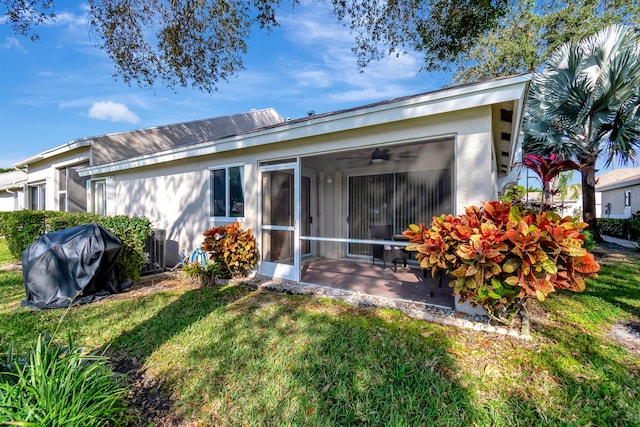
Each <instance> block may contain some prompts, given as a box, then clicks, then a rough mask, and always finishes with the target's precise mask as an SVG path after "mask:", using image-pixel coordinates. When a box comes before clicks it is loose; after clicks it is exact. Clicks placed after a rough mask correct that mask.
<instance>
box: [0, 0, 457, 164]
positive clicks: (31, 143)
mask: <svg viewBox="0 0 640 427" xmlns="http://www.w3.org/2000/svg"><path fill="white" fill-rule="evenodd" d="M70 3H72V2H62V1H59V2H58V1H57V2H56V13H57V19H56V20H55V22H50V23H47V24H45V25H42V26H40V27H38V33H39V34H40V40H38V41H36V42H32V41H31V40H30V39H28V38H26V37H22V36H16V35H15V34H13V31H12V29H11V27H10V25H8V24H6V22H3V21H2V20H1V19H2V18H0V148H1V150H0V151H1V153H0V167H11V166H12V165H13V164H14V163H16V162H17V161H19V160H22V159H25V158H27V157H30V156H31V155H34V154H37V153H39V152H42V151H44V150H47V149H49V148H53V147H56V146H58V145H61V144H64V143H66V142H69V141H72V140H74V139H77V138H82V137H87V136H96V135H102V134H105V133H112V132H121V131H126V130H132V129H139V128H145V127H150V126H157V125H163V124H170V123H178V122H183V121H189V120H198V119H204V118H207V117H216V116H221V115H227V114H235V113H240V112H244V111H249V110H251V109H252V108H255V109H261V108H268V107H274V108H275V109H276V110H278V112H279V113H280V114H281V115H282V116H283V117H292V118H296V117H302V116H305V115H306V114H307V112H308V111H310V110H313V111H315V112H316V113H322V112H328V111H335V110H340V109H343V108H348V107H354V106H358V105H363V104H367V103H370V102H375V101H379V100H384V99H390V98H394V97H398V96H404V95H411V94H417V93H422V92H429V91H432V90H435V89H439V88H441V87H442V86H443V85H445V84H448V83H449V76H448V75H446V74H429V73H423V72H420V67H421V58H420V56H419V55H417V54H413V53H411V54H407V55H404V56H400V57H399V58H397V57H395V56H393V57H389V58H386V59H384V60H382V61H380V62H376V63H372V64H370V65H369V66H368V67H367V68H366V69H365V70H364V73H360V72H359V70H358V68H357V65H356V58H355V56H354V55H353V54H352V53H351V51H350V48H351V46H352V40H353V39H352V37H351V36H350V35H349V32H348V31H347V30H346V29H344V28H343V27H341V26H340V25H339V24H336V22H335V18H334V17H333V16H332V15H330V14H329V11H328V9H327V8H326V6H322V5H314V4H312V3H311V1H303V2H302V4H301V5H298V6H296V7H295V8H294V9H292V8H291V7H290V6H287V7H283V8H282V10H281V12H282V13H281V15H280V22H281V26H280V27H279V28H276V29H275V30H274V31H272V32H271V33H265V32H260V31H259V30H256V31H255V32H254V33H253V35H252V39H251V40H250V44H249V52H248V54H247V55H246V56H245V58H244V61H245V66H246V70H245V71H243V72H241V73H240V74H239V75H237V76H236V77H233V78H231V80H230V81H229V82H228V83H225V82H221V84H220V87H219V90H218V91H217V92H214V93H211V94H208V93H206V92H198V91H196V90H192V89H179V90H178V91H177V92H176V93H174V92H173V91H172V90H169V89H165V88H163V87H162V86H161V85H158V86H156V87H154V88H153V89H148V88H139V87H137V86H131V87H130V86H128V85H126V84H125V83H123V82H122V80H120V79H114V77H113V75H112V74H113V72H114V70H115V69H114V66H113V65H112V63H111V62H110V61H109V59H108V58H107V57H106V55H105V54H104V53H103V52H102V51H101V50H100V49H98V48H97V47H96V46H95V45H96V41H97V40H96V36H95V35H93V34H91V32H90V28H89V25H88V22H87V16H86V10H87V5H86V4H81V3H74V4H73V5H71V4H70Z"/></svg>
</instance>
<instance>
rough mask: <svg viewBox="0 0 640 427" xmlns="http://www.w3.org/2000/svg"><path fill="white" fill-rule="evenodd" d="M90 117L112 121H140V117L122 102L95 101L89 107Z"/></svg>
mask: <svg viewBox="0 0 640 427" xmlns="http://www.w3.org/2000/svg"><path fill="white" fill-rule="evenodd" d="M89 117H91V118H94V119H98V120H109V121H112V122H127V123H138V122H139V121H140V117H138V115H137V114H136V113H134V112H133V111H131V110H129V108H127V106H126V105H124V104H122V103H120V102H113V101H101V102H94V103H93V105H92V106H91V108H89Z"/></svg>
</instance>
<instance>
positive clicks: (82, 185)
mask: <svg viewBox="0 0 640 427" xmlns="http://www.w3.org/2000/svg"><path fill="white" fill-rule="evenodd" d="M87 166H89V162H86V163H83V164H80V165H75V166H71V167H69V173H68V175H67V209H68V212H86V211H87V181H88V180H89V177H86V176H85V177H82V176H80V174H79V173H78V170H80V169H83V168H85V167H87Z"/></svg>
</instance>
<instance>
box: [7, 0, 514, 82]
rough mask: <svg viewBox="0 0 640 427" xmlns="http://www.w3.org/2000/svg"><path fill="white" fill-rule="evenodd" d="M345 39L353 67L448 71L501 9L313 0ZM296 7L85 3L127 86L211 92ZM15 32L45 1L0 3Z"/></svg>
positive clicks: (45, 16) (38, 19)
mask: <svg viewBox="0 0 640 427" xmlns="http://www.w3.org/2000/svg"><path fill="white" fill-rule="evenodd" d="M329 1H330V3H331V6H332V13H333V14H334V15H335V16H336V18H337V20H338V21H339V22H341V23H342V24H343V25H344V26H345V27H347V28H349V29H350V30H351V33H352V34H353V35H354V45H353V48H352V50H353V52H354V54H355V56H356V58H357V63H358V65H359V66H360V67H364V66H366V65H367V64H368V63H369V62H370V61H372V60H376V59H379V58H381V57H382V56H385V55H388V54H396V55H399V54H401V53H402V52H405V51H407V50H417V51H419V52H421V53H422V54H423V56H424V61H425V68H426V69H428V70H436V69H439V68H441V64H442V63H443V62H444V63H446V62H451V61H453V60H455V58H457V57H458V56H459V55H460V54H461V52H463V51H464V50H465V49H466V48H467V46H469V45H470V44H473V43H474V42H475V41H476V39H477V38H478V37H480V36H482V35H483V34H484V33H485V32H486V31H487V30H488V29H490V28H492V27H494V26H495V25H496V24H497V21H498V19H499V18H500V16H502V15H504V13H505V12H506V4H507V1H508V0H317V1H316V3H326V2H329ZM285 4H290V5H291V6H292V7H295V6H296V5H298V4H299V0H289V1H283V0H225V1H223V0H201V1H174V0H139V1H130V0H89V5H90V12H89V15H90V16H89V19H90V24H91V27H92V29H93V31H94V34H96V35H97V36H98V37H99V41H98V44H99V46H100V47H101V48H102V49H104V51H105V52H106V54H107V55H108V56H109V58H110V59H111V60H112V61H113V62H114V64H115V66H116V74H117V75H120V76H121V77H122V78H123V79H124V81H125V82H127V83H132V82H135V83H138V84H140V85H142V86H151V85H153V84H155V83H156V82H157V81H159V80H160V81H162V82H163V83H164V84H165V85H167V86H169V87H174V86H178V85H179V86H193V87H194V88H196V89H200V90H206V91H211V90H214V89H215V88H216V87H217V85H218V83H219V81H220V80H223V81H224V80H228V79H229V77H231V76H233V75H235V74H236V73H238V72H239V71H240V70H242V69H243V68H244V65H243V61H242V57H243V55H244V54H245V53H246V52H247V48H248V47H247V41H248V39H249V37H250V34H251V32H252V30H254V29H260V30H267V31H268V30H271V29H273V28H274V27H276V26H278V19H277V12H278V11H279V10H280V8H281V7H284V5H285ZM3 9H4V10H5V11H6V13H5V14H6V16H8V18H9V21H10V22H11V23H13V25H14V29H15V30H16V32H17V33H19V34H23V35H27V36H29V35H30V36H31V37H32V38H37V32H36V31H35V28H34V25H37V24H40V23H43V22H47V21H48V20H51V19H55V8H54V1H53V0H29V1H26V0H21V1H16V0H0V14H2V12H3Z"/></svg>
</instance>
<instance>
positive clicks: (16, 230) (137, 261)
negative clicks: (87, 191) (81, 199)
mask: <svg viewBox="0 0 640 427" xmlns="http://www.w3.org/2000/svg"><path fill="white" fill-rule="evenodd" d="M92 222H97V223H99V224H101V225H102V226H103V227H104V228H106V229H107V230H109V231H111V232H112V233H113V234H115V235H116V236H118V237H119V238H120V240H122V252H121V254H120V256H119V257H118V260H117V263H116V275H117V277H118V280H120V281H121V282H124V281H127V280H137V279H139V278H140V272H141V271H142V269H143V268H144V265H145V257H144V247H145V244H146V241H147V237H148V236H149V235H150V234H151V221H149V220H148V219H147V218H144V217H128V216H126V215H117V216H98V215H94V214H89V213H68V212H57V211H30V210H22V211H15V212H2V213H0V235H4V236H5V237H6V239H7V246H8V247H9V251H10V252H11V255H12V256H14V257H15V258H21V257H22V251H23V250H25V249H26V248H27V246H29V245H30V244H31V243H32V242H33V241H35V240H36V239H37V238H38V237H40V236H41V235H43V234H44V233H47V232H50V231H58V230H64V229H65V228H70V227H75V226H77V225H84V224H90V223H92Z"/></svg>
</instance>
